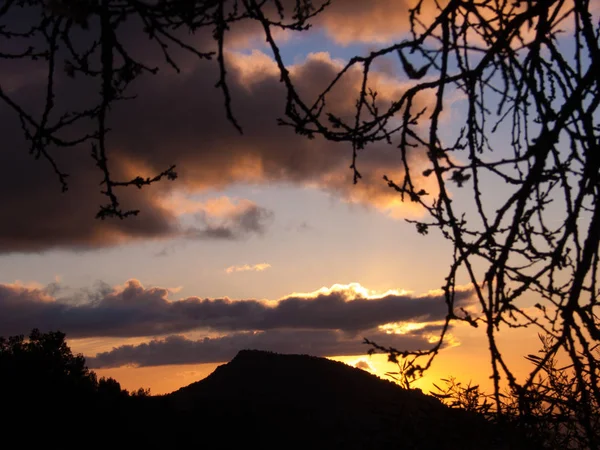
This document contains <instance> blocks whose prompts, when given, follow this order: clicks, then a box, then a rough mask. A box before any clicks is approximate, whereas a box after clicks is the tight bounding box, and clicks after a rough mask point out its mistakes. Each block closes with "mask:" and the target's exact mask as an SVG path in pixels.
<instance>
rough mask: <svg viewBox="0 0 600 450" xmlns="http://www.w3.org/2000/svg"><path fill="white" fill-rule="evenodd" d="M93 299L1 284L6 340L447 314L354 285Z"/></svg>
mask: <svg viewBox="0 0 600 450" xmlns="http://www.w3.org/2000/svg"><path fill="white" fill-rule="evenodd" d="M86 296H87V297H88V299H82V298H81V296H80V297H79V298H77V301H75V300H74V299H72V298H63V299H56V298H54V297H52V296H51V295H50V294H49V293H48V292H47V291H44V290H39V289H31V288H26V287H22V286H14V285H0V335H5V336H6V335H13V334H26V333H27V332H28V331H29V330H31V329H32V328H34V327H36V328H40V329H41V330H43V331H45V330H55V329H60V330H61V331H63V332H65V333H67V335H68V336H69V337H70V338H77V337H101V336H102V337H134V336H157V335H166V334H171V333H182V332H186V331H192V330H197V329H210V330H213V331H217V332H237V331H256V330H275V329H313V330H316V329H319V330H342V331H344V332H346V333H350V334H352V333H354V334H356V333H359V332H361V331H362V330H367V329H372V328H376V327H377V326H379V325H383V324H386V323H391V322H402V321H414V322H421V323H423V322H426V323H431V322H436V321H439V320H443V319H444V318H445V316H446V305H445V302H444V298H443V296H442V295H438V294H431V295H427V296H421V297H413V296H410V295H393V294H390V295H386V296H385V297H382V298H364V297H361V296H360V295H359V294H357V292H356V290H353V289H352V285H350V286H346V287H339V288H337V289H334V290H329V291H326V292H320V293H319V292H317V293H315V294H310V295H306V296H303V295H295V296H292V297H287V298H284V299H282V300H279V301H276V302H269V301H261V300H254V299H250V300H230V299H227V298H224V299H200V298H197V297H188V298H185V299H182V300H178V301H170V300H169V299H168V291H167V290H166V289H162V288H148V289H145V288H144V287H143V286H142V285H141V284H140V283H139V282H138V281H136V280H130V281H129V282H128V283H127V285H126V286H125V288H123V289H120V290H115V289H112V290H108V289H106V288H104V289H103V291H102V292H97V293H92V294H89V293H88V294H86ZM456 302H457V306H468V305H469V304H471V303H472V295H471V292H470V291H460V292H457V297H456Z"/></svg>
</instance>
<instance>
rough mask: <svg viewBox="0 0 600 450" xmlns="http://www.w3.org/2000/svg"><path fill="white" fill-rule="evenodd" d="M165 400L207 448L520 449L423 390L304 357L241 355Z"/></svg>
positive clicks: (501, 434) (484, 423) (481, 421)
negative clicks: (205, 433)
mask: <svg viewBox="0 0 600 450" xmlns="http://www.w3.org/2000/svg"><path fill="white" fill-rule="evenodd" d="M162 401H163V402H165V403H166V404H165V408H166V409H168V410H169V411H171V412H172V413H173V414H174V416H177V417H185V418H187V420H191V421H192V422H194V423H202V425H203V426H204V427H206V429H210V430H211V431H212V432H213V433H214V434H213V436H218V439H216V440H215V441H214V442H212V443H211V448H234V447H236V446H238V445H251V447H252V448H258V447H260V448H344V449H379V448H382V449H383V448H386V449H387V448H402V449H448V450H450V449H461V450H466V449H513V448H514V449H517V448H525V447H524V446H523V447H521V446H520V444H519V443H518V442H516V441H518V440H517V439H516V438H515V439H513V440H514V441H515V442H510V441H509V440H508V439H507V434H506V433H505V432H502V431H501V430H500V429H498V428H497V427H494V426H492V425H491V424H490V423H489V422H487V421H485V420H484V419H483V418H482V417H479V416H477V415H475V414H470V413H467V412H466V411H462V410H456V409H451V408H449V407H447V406H446V405H444V404H442V403H441V402H440V401H439V400H437V399H435V398H434V397H431V396H427V395H425V394H423V393H422V392H421V391H420V390H406V389H402V388H400V387H399V386H398V385H397V384H395V383H393V382H391V381H388V380H383V379H380V378H378V377H376V376H374V375H371V374H370V373H368V372H365V371H364V370H361V369H357V368H354V367H351V366H348V365H346V364H344V363H340V362H336V361H331V360H328V359H325V358H317V357H312V356H307V355H282V354H276V353H271V352H264V351H257V350H243V351H240V352H239V353H238V354H237V356H236V357H235V358H234V359H233V360H232V361H231V362H229V363H227V364H224V365H221V366H219V367H218V368H217V369H216V370H215V371H214V372H213V373H212V374H211V375H209V376H208V377H207V378H205V379H203V380H201V381H198V382H196V383H193V384H191V385H189V386H186V387H184V388H181V389H179V390H177V391H175V392H173V393H171V394H168V395H166V396H164V397H163V398H162ZM255 446H258V447H255Z"/></svg>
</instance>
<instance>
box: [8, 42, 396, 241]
mask: <svg viewBox="0 0 600 450" xmlns="http://www.w3.org/2000/svg"><path fill="white" fill-rule="evenodd" d="M132 39H133V38H132ZM202 39H203V38H201V39H200V41H199V44H202ZM132 42H136V41H135V39H133V40H132ZM132 45H133V44H132ZM136 45H139V46H141V45H143V44H142V43H141V42H140V43H138V44H136ZM136 48H137V47H136ZM141 50H143V49H141ZM228 63H229V65H228V82H229V85H230V91H231V95H232V99H233V108H234V113H235V115H236V117H237V118H238V120H239V122H240V123H241V124H242V126H243V127H244V135H243V136H240V135H239V134H238V133H237V132H235V130H234V129H233V127H232V125H231V124H230V123H229V122H228V121H227V120H226V118H225V111H224V105H223V97H222V93H221V92H220V91H219V90H218V89H215V88H214V81H216V80H217V79H218V76H219V75H218V71H217V68H216V67H215V65H214V64H213V63H211V62H206V61H193V62H192V61H189V62H187V63H186V70H185V71H184V73H182V74H181V75H175V74H174V73H173V72H172V71H162V72H160V73H159V74H158V75H157V76H153V77H151V76H147V77H142V78H141V79H139V80H137V81H136V83H135V84H134V85H133V89H132V92H131V93H132V94H137V95H138V98H137V99H136V100H134V101H126V102H122V103H120V104H117V105H115V106H114V108H112V110H111V116H110V118H109V126H110V127H111V129H112V131H111V133H110V135H109V137H108V145H109V160H110V164H111V171H112V172H113V175H114V176H115V178H118V179H121V180H122V179H130V178H132V177H133V176H134V175H137V174H138V173H137V172H136V170H143V171H147V172H148V173H146V172H144V174H143V175H144V176H149V175H154V174H156V173H159V172H160V171H162V170H164V169H165V168H166V167H169V166H170V165H171V164H176V165H177V171H178V173H179V175H180V177H179V179H178V180H176V181H174V182H161V183H159V184H158V185H156V186H154V187H150V188H144V189H142V190H138V189H120V190H119V191H118V194H119V196H120V200H121V203H122V206H123V208H125V209H128V208H132V209H140V210H141V214H140V215H139V216H137V217H132V218H129V219H128V220H124V221H121V220H105V221H99V220H95V219H94V216H95V213H96V212H97V211H98V207H99V206H100V205H101V204H104V203H106V200H107V199H106V198H105V197H103V196H101V195H100V194H99V192H98V191H99V183H100V181H101V174H100V173H99V172H98V170H97V168H96V167H95V166H94V161H92V160H91V158H90V156H89V146H88V145H82V146H79V147H77V148H72V149H52V154H53V155H54V156H55V158H56V160H57V163H58V164H59V165H60V167H61V169H62V170H63V171H65V172H67V173H69V174H70V177H69V182H70V190H69V191H68V192H66V193H64V194H61V192H60V186H59V184H58V181H57V180H56V177H55V175H54V174H53V173H52V170H51V168H50V167H49V165H48V164H47V163H46V162H45V161H34V160H33V159H32V157H31V156H30V155H29V154H28V149H27V146H26V143H25V142H24V141H23V138H22V135H21V131H20V125H19V121H18V119H17V117H16V116H15V114H14V112H12V111H10V110H9V108H7V106H6V105H5V104H0V136H2V140H3V151H2V154H1V155H0V164H1V165H2V167H4V168H5V171H4V175H3V177H1V178H0V202H1V203H2V204H3V206H4V208H5V210H6V211H9V212H10V220H4V221H2V222H1V223H0V252H11V251H22V252H33V251H40V250H47V249H52V248H71V249H86V248H96V247H103V246H112V245H117V244H122V243H123V242H128V241H131V240H135V239H156V238H172V237H177V236H179V233H180V231H181V230H180V223H179V221H178V218H177V216H176V214H177V213H176V212H174V211H170V210H168V209H165V208H164V204H162V203H160V202H157V200H156V199H157V198H160V196H161V195H166V194H168V193H169V192H172V191H174V190H177V189H185V190H188V191H192V192H194V191H195V192H200V191H204V192H206V191H211V190H219V189H223V188H226V187H228V186H230V185H232V184H235V183H292V184H295V185H300V186H305V185H311V186H315V187H317V188H320V189H322V190H325V191H327V192H329V193H331V194H333V195H335V196H338V197H340V198H343V199H350V200H353V201H357V202H362V203H365V204H370V203H376V204H377V203H378V202H379V204H385V203H386V202H389V201H390V200H391V199H396V198H397V195H396V194H395V193H394V192H392V191H391V190H390V189H389V188H388V187H387V186H386V184H385V183H384V182H383V181H382V175H383V174H384V173H387V174H388V175H393V172H394V170H397V169H398V168H399V167H400V166H401V158H400V154H399V152H398V151H397V148H396V147H395V146H387V145H378V146H374V147H373V148H367V149H366V150H365V151H363V152H362V153H361V157H360V160H359V163H358V164H359V170H360V171H361V173H362V175H363V179H362V180H361V183H359V184H358V185H357V186H354V185H353V184H352V173H351V172H350V171H349V170H348V166H349V162H350V159H349V158H351V154H350V148H349V146H348V145H345V144H340V143H332V142H326V141H325V140H323V139H318V138H317V139H314V140H308V139H306V138H304V137H302V136H298V135H296V134H295V133H294V131H293V130H292V129H290V128H286V127H280V126H277V125H276V119H277V118H278V117H280V116H281V113H282V108H283V105H284V103H285V95H286V94H285V92H284V88H283V86H282V84H281V83H280V81H279V76H277V74H276V73H271V72H269V71H268V70H265V71H259V72H257V73H254V74H251V75H248V74H247V73H245V72H244V71H245V70H246V71H247V69H243V68H242V66H240V65H236V63H235V61H234V57H233V56H230V57H229V58H228ZM40 64H43V62H40ZM5 70H6V71H9V69H8V68H6V69H5V68H4V67H3V69H2V72H4V71H5ZM336 70H337V69H336V68H335V67H334V65H333V63H331V62H330V61H325V60H320V59H315V58H313V59H311V60H308V61H307V62H306V63H304V64H303V65H301V66H298V67H297V68H296V69H295V71H294V73H293V76H294V78H295V80H296V82H297V84H298V88H299V90H300V91H301V92H303V93H305V94H306V95H307V96H308V97H311V96H314V95H315V93H316V92H317V91H318V89H319V88H320V87H321V86H323V85H324V83H325V82H327V80H330V79H331V78H332V77H333V76H334V74H335V72H336ZM0 75H1V74H0ZM80 78H81V77H76V79H75V80H69V81H68V82H65V80H63V79H62V78H61V76H59V79H61V82H59V83H58V84H57V91H56V98H57V103H59V104H60V107H58V106H57V108H58V109H59V110H60V111H66V110H69V109H71V108H75V107H77V108H85V107H89V106H90V105H92V104H94V103H95V101H96V100H97V99H96V93H97V90H98V89H97V86H95V85H92V84H90V83H91V82H90V81H89V80H88V81H86V80H82V79H80ZM359 79H360V74H358V73H357V74H349V75H348V76H347V79H344V80H342V82H341V84H340V87H339V89H338V90H337V91H334V92H332V96H331V98H330V99H329V103H328V105H329V107H330V109H331V110H332V111H335V112H336V113H338V115H340V116H343V117H346V116H348V117H350V116H351V115H352V114H351V113H352V110H353V108H354V101H355V95H354V94H352V92H353V90H354V88H355V84H356V83H357V81H358V80H359ZM36 80H37V79H36ZM36 80H33V81H30V83H29V84H25V85H21V86H19V87H18V88H15V89H14V92H11V95H13V97H14V98H15V99H16V100H17V101H19V102H20V103H22V104H24V105H25V107H26V108H27V110H30V111H36V110H38V109H39V100H40V99H41V98H43V97H44V90H43V85H42V84H41V83H40V82H39V81H36ZM90 126H91V124H90V123H87V124H84V123H81V124H79V125H78V127H77V128H76V129H73V130H69V133H71V134H74V133H76V132H79V133H82V132H87V131H89V129H90V128H89V127H90ZM265 223H268V220H266V219H265V214H264V210H262V209H260V208H257V209H256V210H254V211H253V212H248V214H246V215H244V216H242V217H240V218H239V222H238V224H237V226H238V228H235V227H234V228H232V227H230V226H228V225H222V224H217V225H214V224H211V225H207V226H204V227H199V228H198V229H197V230H195V237H196V238H202V239H210V238H216V239H232V238H235V237H238V236H239V235H240V231H242V232H247V234H252V233H254V234H260V233H263V232H264V230H265ZM192 234H194V233H192ZM242 234H243V233H242Z"/></svg>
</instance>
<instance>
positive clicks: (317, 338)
mask: <svg viewBox="0 0 600 450" xmlns="http://www.w3.org/2000/svg"><path fill="white" fill-rule="evenodd" d="M365 337H368V338H369V339H371V340H373V341H375V342H377V343H378V344H380V345H386V346H394V347H397V348H402V349H405V350H419V349H425V348H429V347H431V344H429V343H428V341H427V339H426V337H425V336H424V335H422V334H420V333H416V332H413V333H411V334H407V335H389V334H385V333H382V332H380V331H378V330H367V331H365ZM243 349H256V350H267V351H273V352H278V353H300V354H309V355H313V356H344V355H358V354H364V353H366V352H367V351H368V349H369V347H368V346H366V345H365V344H363V337H362V336H348V335H346V334H345V333H343V332H341V331H335V330H269V331H264V332H245V333H233V334H230V335H227V336H223V337H217V338H204V339H200V340H190V339H187V338H185V337H183V336H179V335H172V336H168V337H166V338H165V339H154V340H152V341H150V342H147V343H142V344H139V345H122V346H119V347H115V348H113V349H112V350H111V351H108V352H102V353H99V354H97V355H96V356H94V357H87V358H86V361H87V364H88V366H90V367H92V368H105V367H119V366H124V365H135V366H142V367H143V366H158V365H166V364H199V363H214V362H223V361H229V360H230V359H232V358H233V357H234V356H235V355H236V353H237V352H238V351H240V350H243ZM363 362H364V361H363Z"/></svg>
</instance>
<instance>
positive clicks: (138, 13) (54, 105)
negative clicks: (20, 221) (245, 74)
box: [0, 0, 328, 219]
mask: <svg viewBox="0 0 600 450" xmlns="http://www.w3.org/2000/svg"><path fill="white" fill-rule="evenodd" d="M260 3H261V5H260V7H261V8H265V9H272V10H274V11H275V13H276V19H274V20H270V21H268V23H269V25H270V26H275V27H277V28H279V29H284V30H285V29H289V30H302V29H306V28H307V27H308V24H307V21H308V20H309V19H310V18H311V17H313V16H314V15H316V14H318V13H319V12H320V11H322V10H323V8H324V6H325V4H326V3H328V2H323V5H321V6H320V7H318V8H316V7H313V5H312V2H311V1H306V0H294V2H292V3H293V6H292V7H291V8H284V5H283V4H282V3H283V2H281V1H280V0H270V1H266V2H264V1H263V2H260ZM290 10H291V11H292V14H289V15H288V17H289V19H286V17H285V16H284V12H285V11H290ZM251 19H254V17H253V13H252V12H251V9H250V5H249V4H248V3H247V2H246V1H240V0H202V1H194V0H158V1H151V2H148V1H141V0H25V1H15V0H7V1H5V2H3V3H2V5H0V42H1V43H2V50H0V60H4V61H6V62H10V61H15V60H17V61H29V60H33V61H38V60H43V61H45V62H46V70H47V78H46V89H45V97H44V99H43V100H42V105H41V106H40V107H39V108H37V109H39V110H40V113H39V114H38V111H37V109H36V108H34V109H33V110H28V109H27V108H26V106H24V105H23V104H21V103H20V102H19V100H18V99H15V98H14V97H15V96H14V95H11V92H10V90H7V89H3V87H2V86H1V85H0V102H2V103H4V104H5V105H7V106H8V107H9V108H10V109H12V110H13V111H14V112H15V113H16V114H17V116H18V117H19V119H20V122H21V127H22V129H23V133H24V136H25V138H26V139H27V141H28V142H29V147H30V149H29V151H30V153H31V154H32V155H33V157H34V158H35V159H40V158H41V159H45V160H46V161H47V162H48V163H49V164H50V166H51V167H52V169H53V171H54V172H55V173H56V176H57V178H58V181H59V182H60V184H61V186H62V190H63V191H66V190H67V189H68V186H69V184H68V176H69V174H68V173H65V172H64V171H63V170H62V169H61V167H60V166H59V164H58V163H57V162H56V159H55V156H54V154H55V151H56V150H57V149H59V148H65V147H66V148H69V147H77V146H81V145H84V144H85V145H89V149H90V153H91V156H92V158H93V159H94V160H95V161H96V165H97V167H98V169H99V170H100V172H101V174H102V182H101V186H102V191H101V192H102V194H104V195H105V196H106V197H107V203H106V204H105V205H102V206H101V207H100V210H99V211H98V214H97V217H98V218H101V219H104V218H107V217H119V218H121V219H123V218H125V217H127V216H130V215H137V214H138V213H139V211H138V210H123V209H122V208H121V206H120V204H119V198H118V194H117V189H118V188H123V187H128V186H135V187H137V188H142V187H144V186H147V185H149V184H152V183H154V182H157V181H160V180H162V179H167V180H174V179H176V178H177V172H176V171H175V166H174V165H172V166H170V167H167V168H165V170H163V171H162V172H160V173H158V174H156V175H155V176H153V177H141V176H137V177H135V178H133V179H129V180H116V179H114V178H113V176H112V175H111V170H110V163H109V158H108V153H109V152H108V147H109V146H108V143H107V140H108V139H109V131H110V127H109V123H108V122H109V115H110V110H111V108H113V107H114V105H115V104H116V103H118V102H121V101H125V100H131V99H132V98H133V97H132V96H129V95H127V90H128V88H129V87H130V85H131V84H132V82H133V81H135V80H136V79H137V78H139V77H140V76H143V75H152V74H156V73H157V72H158V71H159V69H160V67H159V66H156V65H149V64H147V63H145V62H144V58H143V56H142V55H139V54H138V53H139V52H138V51H137V50H138V49H136V48H135V46H134V48H133V50H132V49H130V46H129V45H128V44H129V42H127V39H126V37H123V36H131V35H132V34H133V35H137V36H142V37H145V38H147V40H148V41H149V43H150V45H152V46H153V49H154V51H155V52H157V53H158V54H160V55H162V57H163V60H164V64H163V66H167V67H168V68H170V69H173V70H175V71H176V72H180V71H181V68H180V66H179V64H178V62H177V57H176V56H175V53H177V51H179V53H181V52H184V53H188V54H191V55H193V56H194V57H196V58H199V59H208V60H216V64H217V65H218V67H219V74H220V76H219V79H218V80H211V82H216V87H217V88H219V89H221V90H222V92H223V98H224V102H225V109H226V115H227V118H228V119H229V121H230V122H231V123H232V125H233V126H234V127H235V128H236V129H237V130H238V131H239V132H240V133H241V132H242V128H241V127H240V125H239V124H238V122H237V121H236V119H235V116H234V114H233V111H232V107H231V101H232V100H231V96H230V93H229V88H228V84H227V68H226V62H225V53H224V48H225V42H226V37H227V31H228V30H229V26H230V24H237V23H239V22H242V21H245V20H251ZM205 29H206V30H209V31H210V32H212V36H213V38H214V41H215V42H216V51H204V50H199V49H198V48H197V45H196V43H195V38H194V34H195V33H198V32H201V31H202V30H205ZM163 69H164V67H163ZM65 78H66V80H65ZM69 78H71V79H75V78H78V79H82V78H83V79H86V80H89V81H90V82H91V83H92V85H93V86H94V87H95V89H97V92H98V97H97V98H99V100H93V101H91V102H90V104H89V105H86V106H84V107H81V108H79V109H70V108H69V107H67V110H66V111H65V107H64V106H63V105H61V99H59V98H57V95H56V85H57V83H58V80H61V81H63V82H65V81H66V82H68V79H69ZM61 106H63V107H61ZM90 122H91V123H93V126H92V127H91V128H90V127H89V123H90ZM86 125H88V126H86Z"/></svg>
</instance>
